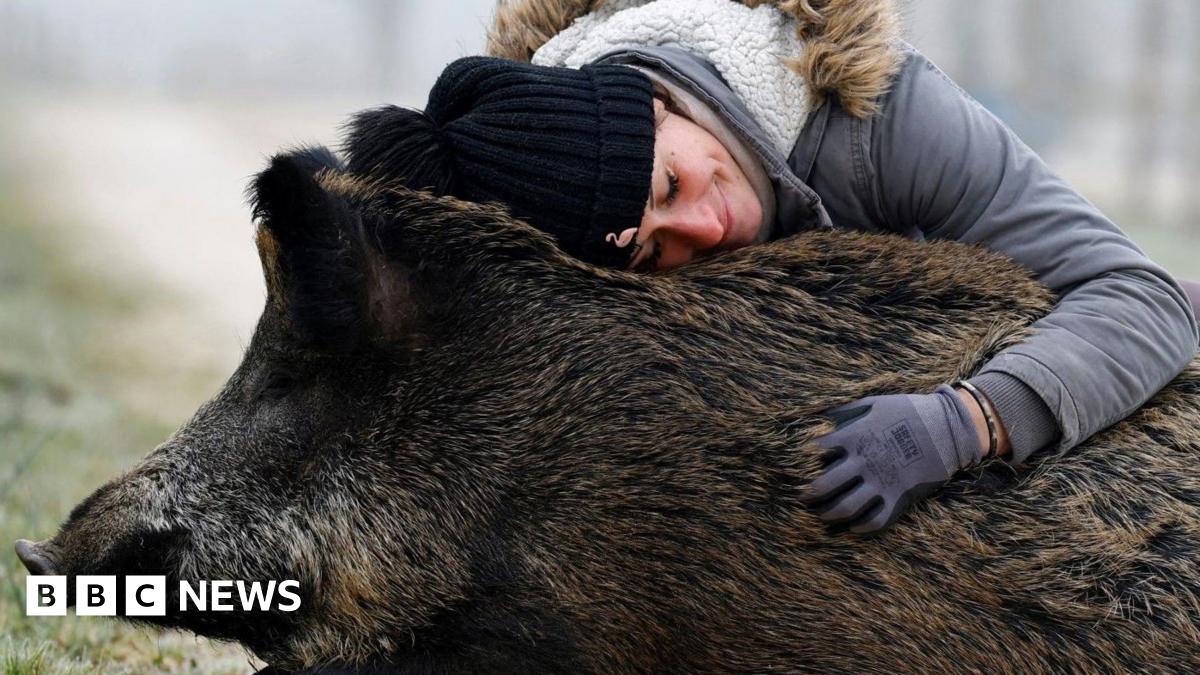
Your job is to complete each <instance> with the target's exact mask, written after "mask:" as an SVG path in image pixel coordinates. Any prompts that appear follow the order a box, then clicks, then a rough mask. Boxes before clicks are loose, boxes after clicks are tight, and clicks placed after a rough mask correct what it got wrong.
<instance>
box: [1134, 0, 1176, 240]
mask: <svg viewBox="0 0 1200 675" xmlns="http://www.w3.org/2000/svg"><path fill="white" fill-rule="evenodd" d="M1168 18H1169V12H1168V8H1167V4H1166V0H1142V2H1140V3H1138V11H1137V12H1136V13H1135V19H1134V22H1135V24H1134V26H1133V29H1134V36H1135V38H1134V39H1135V46H1134V63H1135V67H1134V69H1133V72H1132V74H1131V77H1132V82H1131V83H1130V87H1129V96H1128V97H1127V98H1126V100H1127V108H1126V114H1127V115H1128V118H1127V119H1128V121H1127V123H1126V127H1127V128H1128V129H1129V136H1128V140H1129V150H1128V152H1129V157H1128V160H1127V164H1126V170H1127V172H1128V174H1127V176H1126V181H1125V185H1126V186H1127V188H1126V190H1127V192H1126V193H1125V200H1124V201H1125V203H1126V206H1127V208H1128V209H1129V211H1130V212H1131V213H1137V214H1139V215H1140V216H1142V219H1143V220H1146V221H1152V220H1154V219H1155V218H1156V217H1157V216H1158V215H1159V214H1158V212H1157V211H1158V210H1157V205H1158V199H1157V196H1158V190H1157V189H1156V188H1157V183H1156V182H1155V180H1154V179H1155V173H1156V171H1157V170H1158V168H1159V163H1160V160H1161V152H1160V147H1159V138H1160V137H1161V135H1162V134H1161V129H1162V123H1163V119H1162V118H1163V109H1164V105H1163V103H1164V101H1163V86H1164V84H1165V82H1164V78H1163V76H1162V68H1163V58H1164V56H1165V54H1166V50H1165V47H1164V41H1163V35H1164V34H1166V32H1167V28H1168Z"/></svg>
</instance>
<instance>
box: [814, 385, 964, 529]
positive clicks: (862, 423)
mask: <svg viewBox="0 0 1200 675" xmlns="http://www.w3.org/2000/svg"><path fill="white" fill-rule="evenodd" d="M825 414H826V415H828V416H829V417H830V418H832V419H833V421H834V423H835V424H837V428H836V429H834V431H833V432H832V433H829V434H827V435H825V436H822V437H821V438H818V439H817V441H816V442H817V445H818V446H819V447H822V448H825V449H826V450H827V451H828V452H826V453H825V459H826V461H827V462H831V463H829V464H827V465H826V468H825V471H824V473H822V474H821V475H820V476H819V477H818V478H817V479H815V480H814V481H813V482H812V483H810V484H809V485H808V487H807V488H806V489H805V492H804V496H803V498H802V499H803V500H804V502H805V504H807V505H808V506H809V507H810V508H812V509H813V510H814V511H816V512H817V514H818V515H819V516H820V517H821V520H824V521H825V522H827V523H837V524H846V525H850V530H851V531H852V532H857V533H865V532H874V531H877V530H882V529H884V528H886V527H887V526H889V525H891V524H892V523H893V522H895V521H896V519H897V518H899V517H900V514H902V513H903V512H904V510H905V509H907V508H908V506H909V504H911V503H912V502H914V501H916V500H918V499H921V498H923V497H926V496H928V495H929V494H930V493H931V492H933V491H934V490H935V489H937V488H938V487H939V486H940V485H942V484H943V483H945V482H946V481H947V480H948V479H949V478H950V477H951V476H953V475H954V474H955V473H956V472H957V471H958V470H959V469H962V468H966V467H968V466H971V465H972V464H976V463H978V462H979V461H980V460H981V459H982V458H983V448H982V447H980V443H979V437H978V436H977V435H976V433H975V427H974V425H973V424H972V422H971V415H970V412H969V411H968V410H967V407H966V406H965V405H963V402H962V401H961V400H959V398H958V395H957V394H955V392H954V390H953V389H951V388H950V387H949V386H947V385H944V384H943V385H941V386H939V387H938V388H937V389H936V390H934V392H933V393H932V394H897V395H890V396H868V397H867V398H864V399H862V400H859V401H855V402H854V403H850V404H847V405H844V406H840V407H837V408H834V409H833V410H830V411H828V412H826V413H825Z"/></svg>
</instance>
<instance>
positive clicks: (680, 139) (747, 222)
mask: <svg viewBox="0 0 1200 675" xmlns="http://www.w3.org/2000/svg"><path fill="white" fill-rule="evenodd" d="M654 114H655V124H656V127H657V128H656V131H655V137H654V173H653V174H652V176H651V182H650V200H649V202H647V204H646V212H645V214H644V215H643V216H642V223H641V227H640V228H639V229H638V232H637V242H638V250H637V251H636V252H635V253H634V255H633V259H632V260H631V262H630V265H629V267H630V269H633V270H636V271H646V272H649V271H653V270H655V269H666V268H669V267H675V266H678V265H682V264H684V263H686V262H688V261H690V260H694V259H696V258H699V257H701V256H704V255H707V254H710V253H715V252H717V251H727V250H730V249H735V248H739V247H741V246H746V245H747V244H751V243H753V242H754V241H755V240H756V238H757V237H758V233H759V230H760V229H761V228H762V218H763V210H762V204H761V203H759V200H758V195H757V194H755V192H754V188H753V187H752V186H751V185H750V181H749V180H748V179H747V178H746V174H744V173H743V172H742V169H741V167H739V166H738V164H737V162H736V161H735V160H734V159H733V157H732V156H731V155H730V154H729V151H728V150H726V149H725V146H724V145H722V144H721V142H720V141H718V140H717V138H716V137H715V136H713V135H712V134H710V133H708V131H706V130H705V129H704V128H702V127H700V126H699V125H697V124H696V123H695V122H692V121H691V120H690V119H688V118H687V117H684V116H683V115H680V114H677V113H674V112H671V111H670V110H667V108H666V106H665V105H664V104H663V102H662V101H660V100H658V99H655V100H654Z"/></svg>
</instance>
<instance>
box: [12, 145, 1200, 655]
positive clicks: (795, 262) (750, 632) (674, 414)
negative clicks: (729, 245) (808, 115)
mask: <svg viewBox="0 0 1200 675" xmlns="http://www.w3.org/2000/svg"><path fill="white" fill-rule="evenodd" d="M252 193H253V199H254V202H255V215H256V219H257V222H258V226H257V243H258V248H259V253H260V256H261V259H262V264H263V270H264V273H265V276H266V280H267V286H268V297H267V302H266V307H265V309H264V311H263V314H262V318H261V320H260V321H259V324H258V327H257V330H256V332H255V335H254V337H253V340H252V341H251V343H250V345H249V347H248V348H247V350H246V354H245V359H244V361H243V362H242V364H241V365H240V366H239V367H238V369H237V370H236V372H234V373H233V375H232V376H231V377H230V379H229V381H228V383H227V384H226V385H225V386H224V388H223V389H222V390H221V391H220V392H219V393H218V394H217V395H216V396H215V397H214V398H213V399H212V400H211V401H210V402H208V403H207V404H205V405H204V406H203V407H202V408H201V409H200V410H199V411H197V412H196V414H195V416H194V417H193V418H192V419H191V420H190V421H189V422H187V423H186V424H185V425H184V426H183V427H182V428H181V429H179V431H178V432H176V433H175V434H174V435H173V436H171V437H170V438H169V439H167V440H166V441H165V442H164V443H163V444H162V445H161V446H159V447H158V448H156V449H155V450H154V451H153V452H151V453H150V454H149V456H147V457H146V458H145V460H144V461H143V462H141V463H140V464H139V465H138V466H136V467H134V468H133V469H132V470H130V471H129V472H128V473H126V474H125V475H123V476H120V477H119V478H116V479H115V480H113V481H111V482H109V483H108V484H106V485H104V486H103V487H101V488H99V489H98V490H97V491H96V492H95V493H94V494H92V495H91V496H90V497H88V498H87V499H86V500H85V501H84V502H83V503H81V504H80V505H79V506H78V507H76V508H75V509H74V510H73V511H72V512H71V514H70V516H69V517H68V518H67V520H66V523H65V524H64V525H63V526H62V528H61V529H60V531H59V532H58V534H57V535H55V536H54V537H53V538H51V539H49V540H47V541H44V542H42V543H38V544H32V543H30V542H27V541H21V542H19V543H18V552H19V553H20V555H21V557H22V559H23V560H24V561H25V563H26V565H27V566H28V568H29V569H30V570H32V571H34V572H39V573H58V574H66V575H77V574H117V575H124V574H131V573H149V574H165V575H166V576H167V578H168V584H167V589H168V598H169V599H168V607H169V608H171V609H170V611H169V612H168V615H167V616H166V617H165V618H159V619H153V618H150V619H145V620H149V621H154V622H156V623H159V624H162V625H166V626H176V627H182V628H185V629H189V630H192V631H195V632H196V633H199V634H202V635H206V636H210V637H214V638H221V639H230V640H237V641H239V642H241V643H242V644H244V645H245V646H246V647H247V648H249V649H250V650H252V651H253V652H254V653H255V654H257V655H258V656H260V657H261V658H263V659H265V660H266V661H267V662H269V663H270V664H272V665H273V666H276V667H277V669H278V670H279V671H283V670H287V669H305V668H309V669H315V668H320V667H324V666H329V667H330V668H335V667H337V666H339V664H340V667H343V668H345V669H346V670H330V671H329V672H349V669H352V668H356V667H374V668H376V670H372V671H371V672H403V673H412V672H430V673H433V672H437V673H451V672H455V673H457V672H491V673H500V672H514V673H516V672H522V673H524V672H571V673H582V672H712V671H742V672H765V671H797V672H799V671H813V672H834V671H840V672H848V671H853V672H901V671H903V672H908V671H924V672H939V671H941V672H959V671H987V672H996V671H1022V672H1033V671H1051V670H1056V671H1061V670H1074V671H1087V672H1098V671H1110V672H1113V671H1132V670H1139V671H1161V672H1168V671H1172V672H1194V671H1195V670H1196V669H1197V668H1198V667H1200V640H1198V638H1200V602H1198V599H1197V595H1198V593H1200V555H1198V553H1200V551H1198V544H1200V366H1198V365H1197V364H1196V363H1193V365H1192V366H1191V367H1190V368H1189V369H1188V370H1187V371H1186V372H1185V373H1184V374H1182V375H1181V376H1179V378H1177V379H1176V380H1175V381H1174V382H1173V383H1172V384H1171V385H1170V386H1169V387H1168V388H1167V389H1165V390H1164V391H1162V392H1161V393H1160V394H1158V395H1157V396H1156V397H1155V398H1154V399H1153V400H1151V401H1150V402H1149V403H1148V404H1147V405H1146V406H1145V407H1144V408H1142V409H1141V410H1140V411H1139V412H1137V413H1136V414H1134V415H1133V416H1132V417H1130V418H1129V419H1127V420H1126V421H1124V422H1121V423H1119V424H1117V425H1116V426H1115V427H1113V428H1111V429H1110V430H1108V431H1106V432H1104V433H1102V434H1100V435H1098V436H1096V437H1094V438H1093V439H1091V440H1090V441H1089V442H1087V443H1086V444H1084V445H1083V446H1081V447H1078V448H1076V449H1074V450H1072V451H1071V452H1068V453H1063V454H1052V453H1043V454H1041V455H1038V456H1037V457H1036V458H1035V460H1034V461H1033V462H1032V463H1031V464H1032V466H1031V467H1030V468H1027V469H1024V470H1013V469H1012V468H1011V467H1009V466H1008V465H1006V464H1005V463H1003V462H1001V461H993V462H991V463H989V464H987V465H986V466H984V467H982V468H980V469H978V470H976V471H975V472H974V473H973V474H972V475H969V476H965V477H964V476H960V477H959V478H958V479H956V480H954V481H953V482H951V483H949V484H948V485H947V486H946V487H945V488H944V489H943V490H942V491H941V492H940V493H939V494H938V495H937V496H936V498H934V499H931V500H929V501H927V502H924V503H921V504H919V505H916V506H915V507H914V508H913V509H912V510H911V512H910V513H909V514H907V515H906V516H904V517H903V518H902V519H901V520H900V521H899V522H898V523H897V524H896V525H894V526H893V527H892V528H891V529H890V530H888V531H886V532H884V533H883V534H882V535H881V536H877V537H860V536H856V535H853V534H850V533H845V532H837V531H830V530H828V529H826V528H825V527H824V526H823V525H822V523H821V521H820V520H819V519H818V518H816V517H815V516H814V515H812V514H811V513H810V512H809V511H807V510H806V509H805V508H804V507H803V506H802V504H801V501H800V496H801V491H802V488H803V487H804V485H805V484H806V483H807V482H808V481H809V480H810V479H811V478H813V477H814V476H815V475H816V474H817V473H818V472H819V470H820V469H821V466H822V463H821V462H822V458H821V452H820V451H819V450H818V449H817V448H816V447H815V445H814V444H813V443H812V441H813V439H814V438H815V437H816V436H818V435H820V434H822V433H825V432H827V431H828V430H829V429H830V428H831V427H830V423H829V421H828V420H827V419H826V418H824V417H823V416H822V414H821V413H822V411H825V410H827V409H828V408H831V407H833V406H836V405H839V404H843V403H846V402H848V401H851V400H855V399H857V398H860V397H863V396H868V395H873V394H881V393H889V392H899V391H905V392H907V391H926V390H931V389H932V388H933V387H934V386H936V385H937V384H938V383H940V382H945V381H950V380H953V379H956V378H959V377H962V376H967V375H969V374H970V373H971V372H972V370H973V369H974V368H976V367H978V365H979V364H980V363H982V362H984V361H985V360H986V359H987V358H988V356H989V355H990V354H992V353H994V352H996V351H997V350H999V349H1001V348H1003V347H1004V346H1005V345H1007V344H1010V343H1012V342H1013V341H1014V340H1018V339H1020V337H1021V336H1022V334H1023V331H1025V330H1027V328H1026V327H1027V326H1028V324H1029V323H1030V322H1031V321H1033V320H1034V319H1035V318H1036V317H1038V316H1040V315H1042V314H1043V313H1045V312H1046V311H1047V310H1048V309H1049V308H1050V307H1051V306H1052V302H1053V298H1052V297H1051V294H1050V293H1049V292H1048V291H1047V290H1046V289H1044V288H1042V287H1040V286H1038V285H1037V284H1036V283H1034V282H1033V281H1031V280H1030V278H1029V276H1028V275H1027V274H1026V273H1025V272H1024V271H1022V270H1021V269H1019V268H1018V267H1016V266H1015V265H1014V264H1012V263H1011V262H1009V261H1007V260H1004V259H1001V258H1000V257H998V256H996V255H993V254H990V253H988V252H986V251H984V250H981V249H977V248H970V247H967V246H964V245H959V244H955V243H949V242H935V243H913V242H910V241H907V240H901V239H898V238H894V237H886V236H878V235H871V236H868V235H858V234H848V233H834V232H811V233H807V234H803V235H800V236H796V237H793V238H791V239H788V240H784V241H779V242H776V243H772V244H768V245H763V246H757V247H753V248H747V249H742V250H739V251H736V252H732V253H727V254H723V255H721V256H718V257H713V258H711V259H708V260H705V261H703V262H700V263H697V264H694V265H690V266H685V267H682V268H677V269H673V270H670V271H667V272H664V273H659V274H654V275H634V274H630V273H626V272H621V271H613V270H606V269H599V268H595V267H592V266H589V265H587V264H584V263H581V262H578V261H576V260H574V259H572V258H570V257H568V256H566V255H564V254H563V253H561V252H560V251H559V250H558V249H557V248H556V247H555V245H554V244H553V242H552V240H551V239H550V238H548V237H547V236H546V235H544V234H542V233H540V232H538V231H536V230H534V229H533V228H531V227H529V226H528V225H526V224H523V223H521V222H518V221H515V220H514V219H512V218H511V217H510V216H509V215H508V214H507V213H506V212H505V211H504V210H503V209H502V208H500V207H498V206H493V205H479V204H470V203H465V202H460V201H455V200H453V199H449V198H436V197H433V196H431V195H429V194H425V193H420V192H412V191H409V190H406V189H404V188H402V187H396V186H388V185H381V184H374V183H371V182H369V181H366V180H364V179H360V178H355V177H352V176H349V175H347V174H345V173H343V172H342V171H341V170H340V167H339V165H338V163H337V160H336V159H335V158H334V157H333V156H332V155H331V154H330V153H328V152H327V151H323V150H319V149H313V150H307V151H299V152H296V153H292V154H286V155H281V156H278V157H276V158H275V159H273V160H272V162H271V165H270V167H269V168H268V169H266V170H265V171H264V172H263V173H262V174H260V175H259V176H258V177H257V178H256V180H255V183H254V186H253V190H252ZM968 268H970V269H989V270H993V272H992V273H991V274H988V275H981V274H978V273H976V272H974V271H970V270H969V269H968ZM213 579H244V580H272V579H274V580H280V579H295V580H298V581H299V582H300V596H301V598H302V605H301V607H300V609H298V610H297V611H294V612H282V611H269V612H233V613H224V612H207V613H201V612H194V611H189V612H179V611H177V610H176V609H175V607H176V605H177V600H178V599H177V598H176V597H175V593H176V591H175V588H176V587H177V582H178V580H189V581H191V582H198V581H199V580H213ZM310 672H316V671H310Z"/></svg>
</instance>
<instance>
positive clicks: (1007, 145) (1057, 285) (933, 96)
mask: <svg viewBox="0 0 1200 675" xmlns="http://www.w3.org/2000/svg"><path fill="white" fill-rule="evenodd" d="M881 103H882V105H881V108H880V112H879V113H878V114H877V115H876V116H875V117H874V118H872V119H871V120H870V121H869V123H868V124H864V127H868V128H865V129H863V131H862V133H861V136H860V138H859V142H860V143H861V144H863V145H866V146H867V147H864V148H861V150H862V155H861V157H862V158H863V159H862V167H861V169H862V170H863V172H864V173H865V174H866V175H865V176H864V180H862V181H861V183H860V184H861V185H864V186H867V187H866V189H868V190H869V191H871V192H873V194H870V195H866V198H867V200H868V203H870V204H873V205H874V209H875V210H877V211H878V216H879V218H880V221H881V222H882V223H883V224H885V225H886V226H887V227H888V228H890V229H893V230H895V231H900V232H903V231H907V230H909V229H910V228H911V227H912V226H914V225H915V226H916V227H918V228H919V229H920V230H921V232H922V233H923V234H924V236H926V237H928V238H944V239H956V240H959V241H964V242H973V243H978V244H981V245H983V246H986V247H987V248H990V249H992V250H995V251H998V252H1000V253H1004V254H1005V255H1007V256H1009V257H1010V258H1012V259H1014V260H1015V261H1017V262H1018V263H1020V264H1022V265H1024V266H1025V267H1027V268H1029V269H1030V270H1032V271H1033V273H1034V274H1035V275H1036V277H1037V279H1038V280H1039V281H1041V282H1042V283H1044V284H1046V285H1047V286H1049V287H1050V288H1051V289H1053V290H1054V291H1055V292H1056V293H1057V294H1058V295H1059V302H1058V304H1057V305H1056V306H1055V308H1054V310H1053V311H1052V312H1051V313H1050V314H1048V315H1046V316H1045V317H1043V318H1042V319H1040V320H1039V321H1037V322H1036V323H1034V325H1033V328H1034V333H1033V335H1032V336H1031V337H1029V338H1028V339H1027V340H1026V341H1025V342H1022V343H1021V344H1018V345H1014V346H1013V347H1011V348H1009V349H1007V350H1005V351H1003V352H1001V353H1000V354H998V355H997V356H996V357H995V358H994V359H992V360H991V361H990V362H988V363H987V364H985V365H984V367H983V369H982V370H981V371H980V373H979V374H978V375H977V376H976V377H975V378H974V379H973V382H975V383H976V384H977V385H978V386H979V387H980V388H981V389H983V390H984V392H985V393H986V394H987V395H988V396H989V398H991V399H992V400H993V403H994V404H995V406H996V408H997V412H998V413H999V415H1000V417H1001V419H1002V420H1003V421H1004V423H1005V426H1006V427H1007V428H1008V430H1009V433H1010V435H1011V437H1012V444H1013V457H1012V460H1011V461H1013V462H1014V463H1019V462H1022V461H1024V460H1025V459H1026V458H1027V457H1028V456H1029V455H1030V454H1032V453H1033V452H1034V451H1036V450H1039V449H1041V447H1042V446H1044V445H1046V444H1048V443H1050V442H1051V441H1053V440H1054V437H1055V436H1057V437H1058V446H1057V447H1058V449H1060V450H1065V449H1068V448H1071V447H1074V446H1075V445H1077V444H1079V443H1081V442H1082V441H1084V440H1085V439H1087V438H1088V437H1089V436H1091V435H1092V434H1094V433H1096V432H1097V431H1100V430H1102V429H1104V428H1105V427H1108V426H1109V425H1111V424H1113V423H1115V422H1117V421H1119V420H1121V419H1122V418H1124V417H1125V416H1127V415H1129V414H1130V413H1131V412H1133V411H1134V410H1135V409H1136V408H1137V407H1138V406H1140V405H1141V404H1142V403H1144V402H1145V401H1146V400H1147V399H1149V398H1150V396H1152V395H1153V394H1154V393H1155V392H1157V391H1158V390H1159V389H1161V388H1162V387H1163V386H1165V385H1166V384H1167V383H1168V382H1169V381H1170V380H1171V379H1172V378H1173V377H1175V376H1176V375H1178V374H1179V373H1180V372H1181V371H1182V370H1183V369H1184V368H1185V367H1186V366H1187V364H1188V363H1189V361H1190V360H1191V359H1192V357H1193V356H1194V355H1195V353H1196V346H1197V342H1198V341H1200V337H1198V335H1200V334H1198V331H1197V326H1196V318H1195V317H1194V316H1193V315H1192V309H1191V306H1190V303H1189V301H1188V298H1187V296H1186V294H1185V293H1184V292H1183V290H1182V289H1181V288H1180V286H1179V285H1178V284H1177V283H1176V282H1175V281H1174V280H1173V279H1172V278H1171V276H1170V275H1169V274H1168V273H1167V272H1166V271H1165V270H1164V269H1163V268H1161V267H1160V266H1158V265H1157V264H1155V263H1154V262H1152V261H1151V260H1150V259H1149V258H1147V257H1146V255H1145V254H1144V253H1142V251H1141V250H1139V249H1138V248H1137V246H1135V245H1134V244H1133V243H1132V242H1131V241H1130V240H1129V239H1128V238H1127V237H1126V236H1125V235H1124V234H1123V233H1122V232H1121V230H1120V229H1118V228H1117V227H1116V226H1115V225H1114V224H1113V223H1112V222H1111V221H1109V220H1108V219H1107V218H1105V217H1104V215H1102V214H1101V213H1100V212H1099V211H1098V210H1097V209H1096V207H1094V206H1093V205H1092V204H1090V203H1088V201H1087V200H1086V199H1084V198H1083V197H1082V196H1081V195H1079V193H1077V192H1075V191H1074V190H1073V189H1072V188H1071V187H1070V186H1069V185H1067V183H1066V182H1065V181H1064V180H1063V179H1061V178H1060V177H1058V176H1057V175H1055V174H1054V172H1052V171H1051V170H1050V169H1049V168H1048V167H1047V166H1046V165H1045V163H1043V162H1042V160H1041V159H1040V158H1039V157H1038V156H1037V155H1036V154H1035V153H1034V152H1033V151H1032V150H1030V149H1029V148H1028V147H1027V146H1026V145H1025V144H1024V143H1022V142H1021V141H1020V139H1018V138H1017V137H1016V136H1015V135H1014V134H1013V133H1012V131H1010V130H1009V129H1008V128H1007V127H1006V126H1005V125H1004V124H1003V123H1001V122H1000V121H999V120H998V119H997V118H996V117H995V116H993V115H992V114H991V113H989V112H988V111H987V110H986V109H985V108H984V107H983V106H982V105H980V104H979V103H977V102H976V101H975V100H974V99H972V98H971V97H970V96H969V95H967V94H966V93H965V92H964V91H962V90H961V89H960V88H959V87H958V86H957V85H955V84H954V83H953V82H952V81H951V80H950V79H949V78H948V77H947V76H946V75H945V74H944V73H942V71H941V70H939V69H938V68H937V67H936V66H934V65H933V64H932V63H931V62H929V61H928V60H927V59H926V58H925V57H924V56H922V55H920V54H919V53H917V52H916V51H915V50H912V49H911V48H908V55H907V60H906V62H905V65H904V67H903V69H902V71H901V72H900V74H899V75H898V76H897V79H896V80H895V82H894V84H893V87H892V89H891V91H890V92H889V93H888V94H887V95H886V96H885V97H884V99H883V100H882V101H881ZM980 273H981V274H984V273H986V270H980ZM1047 415H1049V417H1050V418H1052V420H1053V421H1054V422H1056V423H1057V424H1056V425H1055V426H1057V429H1044V427H1045V426H1047V425H1046V422H1047V421H1048V419H1047ZM1039 425H1040V426H1041V427H1043V428H1039ZM1047 431H1049V432H1050V433H1047ZM1031 446H1037V447H1031Z"/></svg>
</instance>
